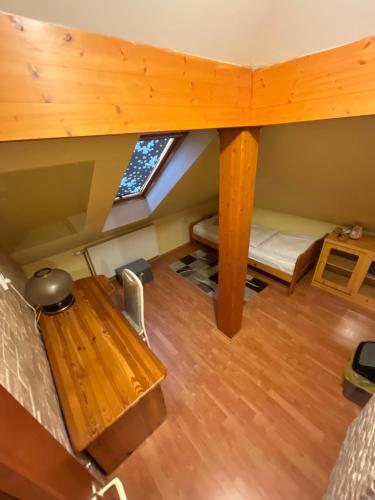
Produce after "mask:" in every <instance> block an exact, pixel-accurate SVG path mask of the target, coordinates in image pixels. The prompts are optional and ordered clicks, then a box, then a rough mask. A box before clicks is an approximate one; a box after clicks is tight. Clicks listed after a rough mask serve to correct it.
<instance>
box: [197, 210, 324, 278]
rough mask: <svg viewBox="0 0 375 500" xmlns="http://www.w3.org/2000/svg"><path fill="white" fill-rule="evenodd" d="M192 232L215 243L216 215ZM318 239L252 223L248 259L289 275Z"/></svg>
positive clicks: (217, 238) (216, 231) (216, 240)
mask: <svg viewBox="0 0 375 500" xmlns="http://www.w3.org/2000/svg"><path fill="white" fill-rule="evenodd" d="M193 233H194V234H196V235H197V236H200V237H201V238H204V239H206V240H209V241H212V242H214V243H218V242H219V226H218V217H217V215H214V216H213V217H211V218H210V219H206V220H204V221H202V222H199V223H198V224H196V225H195V226H194V228H193ZM322 236H323V235H322ZM318 239H319V237H317V236H311V235H307V234H294V233H285V232H280V231H276V230H274V229H271V228H268V227H265V226H259V225H257V224H253V225H252V227H251V236H250V247H249V253H248V256H249V257H250V258H252V259H254V260H256V261H257V262H260V263H262V264H266V265H268V266H271V267H273V268H274V269H279V270H280V271H284V272H285V273H287V274H290V275H292V274H293V272H294V268H295V265H296V262H297V259H298V256H299V255H301V253H303V252H304V251H305V250H307V249H308V248H309V246H310V245H311V244H312V243H314V241H317V240H318Z"/></svg>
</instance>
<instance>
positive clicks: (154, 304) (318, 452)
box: [114, 245, 375, 500]
mask: <svg viewBox="0 0 375 500" xmlns="http://www.w3.org/2000/svg"><path fill="white" fill-rule="evenodd" d="M191 248H192V247H191V245H187V246H185V247H181V248H179V249H176V250H175V251H173V252H172V253H170V254H168V255H167V256H164V257H162V258H160V259H159V260H158V261H156V262H154V263H153V271H154V281H153V282H151V283H148V284H147V285H146V286H145V307H146V327H147V331H148V335H149V337H150V342H151V345H152V348H153V350H154V352H155V354H156V355H157V356H158V357H159V358H160V359H161V360H162V362H163V363H164V364H165V366H166V368H167V372H168V376H167V378H166V380H165V381H164V382H163V385H162V387H163V393H164V396H165V400H166V405H167V419H166V421H165V422H164V423H163V424H162V425H161V426H160V427H159V428H158V430H157V431H156V432H154V434H153V435H152V436H150V437H149V438H148V439H147V440H146V441H145V442H144V443H143V444H142V445H141V446H140V447H139V448H138V449H137V450H136V451H135V452H134V453H133V454H132V455H131V456H130V457H129V458H128V459H127V460H126V461H125V462H124V463H123V464H122V465H121V466H120V467H119V468H118V469H117V471H115V473H114V475H117V476H118V477H120V478H121V479H122V480H123V482H124V484H125V486H126V490H127V493H128V497H129V500H150V499H151V500H176V499H181V500H185V499H186V500H188V499H189V500H203V499H204V500H207V499H209V500H224V499H225V500H229V499H230V500H249V499H251V500H253V499H254V500H257V499H272V500H274V499H276V500H278V499H280V500H285V499H288V500H289V499H297V498H298V499H299V500H302V499H308V500H310V499H314V500H315V499H320V498H321V497H322V494H323V492H324V490H325V487H326V484H327V481H328V477H329V474H330V470H331V468H332V466H333V464H334V462H335V460H336V456H337V452H338V450H339V447H340V444H341V442H342V440H343V438H344V435H345V432H346V429H347V426H348V425H349V423H350V422H351V421H352V420H353V418H354V417H355V415H356V414H357V413H358V412H359V409H358V408H357V406H356V405H355V404H354V403H352V402H350V401H348V400H347V399H345V398H344V396H343V395H342V386H341V383H342V371H343V368H344V365H345V362H346V360H347V358H348V357H349V356H350V354H351V352H352V350H353V349H354V348H355V347H356V345H357V344H358V343H359V342H360V341H361V340H369V339H372V340H374V339H375V333H374V332H375V329H374V325H375V314H374V313H372V312H370V311H367V310H365V309H361V308H360V307H358V306H355V305H353V304H351V303H350V302H346V301H344V300H343V299H340V298H339V297H335V296H332V295H328V294H327V293H325V292H323V291H321V290H319V289H317V288H313V287H311V286H310V281H311V277H312V275H311V273H310V274H309V275H307V276H306V277H305V278H304V279H303V280H302V282H300V283H299V284H298V285H297V287H296V291H295V293H294V294H293V295H292V296H287V289H286V286H285V285H283V284H282V283H279V282H277V281H276V280H275V279H273V278H267V277H265V276H264V275H260V274H259V273H257V272H255V271H254V275H256V276H258V277H260V278H261V279H263V280H264V281H267V282H268V283H269V286H268V288H267V289H265V290H264V291H263V292H261V293H260V294H259V295H258V296H257V297H256V298H253V299H252V300H251V301H250V302H248V303H247V304H246V306H245V307H244V319H243V328H242V331H241V333H240V334H239V335H238V336H236V337H235V339H234V340H233V341H229V340H228V339H226V338H225V337H224V336H223V335H222V334H221V333H220V332H219V330H217V329H216V323H215V314H214V309H213V305H212V302H211V299H210V298H209V297H208V296H207V295H205V294H204V293H203V292H201V291H200V290H198V289H197V288H195V287H194V286H192V285H191V284H190V283H188V282H186V281H185V280H183V279H182V278H181V277H180V276H178V275H176V274H175V273H173V272H172V271H171V270H170V269H169V268H168V264H169V263H171V262H173V261H175V260H176V259H178V258H179V257H182V256H184V255H187V254H188V253H190V251H191ZM120 297H121V293H120V291H118V294H117V297H116V298H115V300H116V302H117V304H118V306H119V307H120Z"/></svg>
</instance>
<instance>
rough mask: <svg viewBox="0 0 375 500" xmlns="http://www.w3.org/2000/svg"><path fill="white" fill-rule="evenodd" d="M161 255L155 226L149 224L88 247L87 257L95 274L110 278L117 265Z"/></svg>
mask: <svg viewBox="0 0 375 500" xmlns="http://www.w3.org/2000/svg"><path fill="white" fill-rule="evenodd" d="M158 255H159V247H158V242H157V239H156V231H155V226H153V225H151V226H147V227H144V228H142V229H139V230H138V231H134V232H132V233H127V234H124V235H122V236H118V237H116V238H112V239H111V240H107V241H104V242H103V243H97V244H96V245H93V246H91V247H87V248H86V257H87V258H88V262H89V265H90V268H91V271H92V272H93V273H94V274H104V275H105V276H107V277H108V278H111V277H112V276H114V275H115V269H116V268H117V267H120V266H123V265H124V264H128V263H129V262H132V261H133V260H137V259H140V258H143V259H146V260H149V259H152V258H153V257H157V256H158Z"/></svg>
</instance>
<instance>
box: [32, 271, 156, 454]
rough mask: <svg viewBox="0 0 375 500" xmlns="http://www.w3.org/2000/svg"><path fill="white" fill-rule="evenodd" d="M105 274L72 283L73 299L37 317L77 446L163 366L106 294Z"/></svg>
mask: <svg viewBox="0 0 375 500" xmlns="http://www.w3.org/2000/svg"><path fill="white" fill-rule="evenodd" d="M109 290H110V284H109V282H108V280H107V279H106V278H105V277H104V276H97V277H92V278H84V279H81V280H78V281H76V282H75V283H74V288H73V294H74V296H75V304H74V305H73V306H72V307H71V308H70V309H68V310H67V311H65V312H62V313H60V314H57V315H55V316H47V315H45V314H43V315H42V317H41V327H42V333H43V338H44V342H45V345H46V349H47V354H48V359H49V361H50V364H51V369H52V373H53V376H54V380H55V383H56V387H57V391H58V394H59V398H60V402H61V407H62V410H63V413H64V417H65V420H66V425H67V428H68V432H69V435H70V438H71V441H72V445H73V448H74V449H75V450H76V451H81V450H84V449H85V448H86V447H87V446H88V445H89V444H90V443H91V442H92V441H94V440H95V438H96V437H97V436H99V435H100V434H101V433H102V432H103V431H104V430H105V429H106V428H108V427H109V426H110V425H111V424H112V423H113V422H114V421H116V420H117V419H118V418H119V417H120V416H121V415H122V414H123V413H125V412H126V411H127V410H128V409H129V408H131V407H132V406H133V405H135V404H136V403H137V401H138V400H139V399H140V398H142V397H143V396H144V395H145V394H146V393H147V392H148V391H150V390H151V389H152V388H153V387H155V386H156V385H157V384H159V383H160V381H161V380H163V379H164V378H165V376H166V370H165V368H164V366H163V365H162V363H161V362H160V361H159V360H158V359H157V357H156V356H155V355H154V354H153V353H152V352H151V351H150V350H149V349H148V347H147V346H146V345H145V343H144V342H143V341H142V340H141V339H140V338H139V337H138V336H137V335H136V333H134V332H133V330H132V328H131V326H130V325H129V324H128V323H127V322H126V320H125V318H124V317H123V315H122V314H121V312H120V311H118V310H117V309H115V308H114V307H113V306H112V304H111V302H110V299H109V296H108V292H109Z"/></svg>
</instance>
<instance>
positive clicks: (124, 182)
mask: <svg viewBox="0 0 375 500" xmlns="http://www.w3.org/2000/svg"><path fill="white" fill-rule="evenodd" d="M176 141H177V136H176V135H159V136H153V137H150V136H149V137H141V139H140V140H139V141H138V142H137V144H136V145H135V148H134V151H133V153H132V156H131V158H130V161H129V165H128V168H127V169H126V171H125V173H124V176H123V178H122V179H121V183H120V187H119V188H118V190H117V194H116V200H120V199H123V198H128V197H133V196H139V195H142V194H144V193H145V191H146V190H147V188H148V187H149V186H150V183H151V181H152V179H153V178H154V177H155V175H156V173H157V172H158V171H160V169H161V167H162V165H163V164H164V163H165V161H166V159H167V157H168V155H169V153H170V152H171V150H172V147H173V146H174V145H175V142H176Z"/></svg>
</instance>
